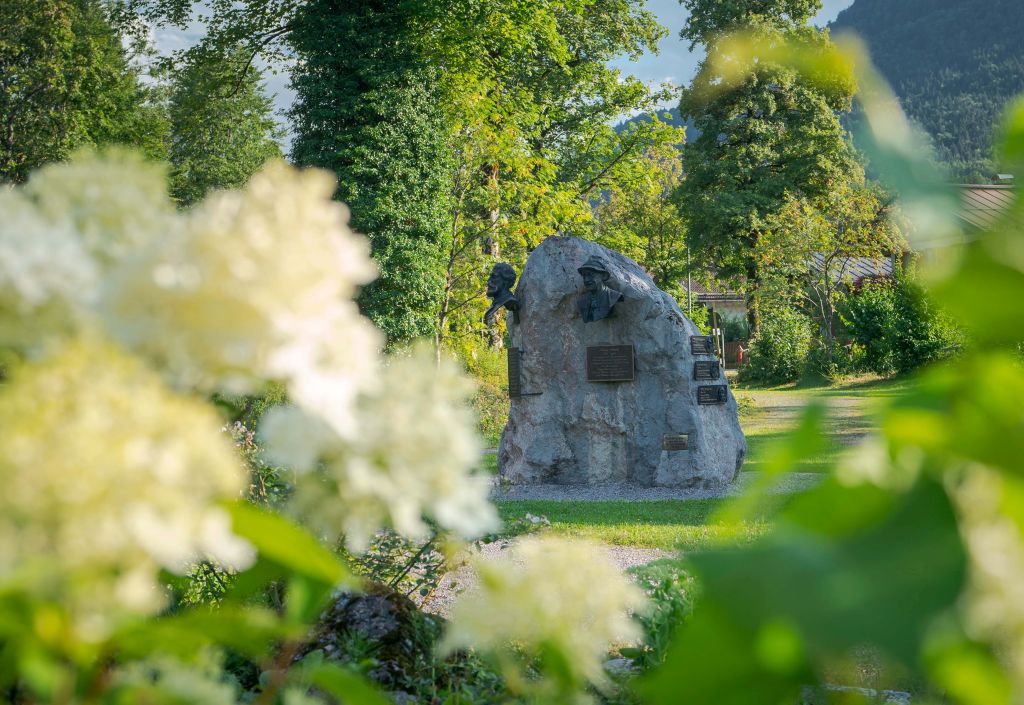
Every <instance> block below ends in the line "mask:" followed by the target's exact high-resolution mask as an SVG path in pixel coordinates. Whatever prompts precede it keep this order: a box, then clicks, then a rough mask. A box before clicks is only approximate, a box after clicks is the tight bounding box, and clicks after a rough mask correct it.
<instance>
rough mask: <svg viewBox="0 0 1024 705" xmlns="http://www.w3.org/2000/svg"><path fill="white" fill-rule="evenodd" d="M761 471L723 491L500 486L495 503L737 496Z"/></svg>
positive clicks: (784, 483)
mask: <svg viewBox="0 0 1024 705" xmlns="http://www.w3.org/2000/svg"><path fill="white" fill-rule="evenodd" d="M760 475H761V473H760V472H744V473H740V477H739V480H737V481H736V483H734V484H733V485H732V486H730V487H728V488H726V489H724V490H722V489H719V490H705V489H684V488H679V487H632V486H629V485H512V486H509V487H501V486H496V487H495V489H494V492H493V493H492V495H491V498H492V499H495V500H515V499H545V500H555V501H562V502H602V501H608V500H636V501H653V500H659V499H707V498H711V497H734V496H736V495H738V494H742V493H743V491H744V490H746V488H747V487H749V486H750V485H751V484H753V483H754V482H755V481H756V480H757V478H758V477H760ZM824 477H825V476H824V475H823V474H822V473H816V472H794V473H789V474H788V475H785V476H783V477H782V478H781V479H780V480H778V481H777V483H776V485H775V486H774V487H773V488H772V490H771V493H772V494H792V493H794V492H801V491H803V490H806V489H808V488H810V487H813V486H814V485H816V484H818V483H819V482H821V480H822V479H824Z"/></svg>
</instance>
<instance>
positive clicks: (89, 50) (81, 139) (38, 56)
mask: <svg viewBox="0 0 1024 705" xmlns="http://www.w3.org/2000/svg"><path fill="white" fill-rule="evenodd" d="M0 27H2V28H3V32H2V33H0V182H2V181H8V182H21V181H24V180H25V179H26V178H27V176H28V174H29V172H30V171H31V170H33V169H35V168H36V167H38V166H40V165H42V164H45V163H47V162H51V161H55V160H60V159H64V158H65V157H67V156H68V154H70V153H71V152H72V151H73V150H74V149H76V148H78V147H82V146H90V145H94V146H98V145H105V144H130V145H133V146H136V147H139V148H141V149H142V150H143V151H144V152H146V153H147V154H148V155H149V156H152V157H161V156H163V155H164V154H165V141H166V134H167V122H166V118H165V116H164V114H163V111H162V108H161V107H160V106H159V105H157V104H155V103H154V102H153V101H152V100H151V97H152V96H151V93H150V90H149V89H147V88H146V87H144V86H143V85H141V84H140V82H139V72H138V70H137V69H136V68H135V67H133V66H132V65H131V63H130V61H129V56H128V53H127V51H126V50H125V48H124V47H123V46H122V41H121V35H120V34H119V33H118V32H117V31H116V30H115V29H114V27H113V26H112V25H111V23H110V21H109V18H108V16H107V12H106V9H105V6H104V5H103V4H102V3H101V2H100V0H4V2H3V3H0Z"/></svg>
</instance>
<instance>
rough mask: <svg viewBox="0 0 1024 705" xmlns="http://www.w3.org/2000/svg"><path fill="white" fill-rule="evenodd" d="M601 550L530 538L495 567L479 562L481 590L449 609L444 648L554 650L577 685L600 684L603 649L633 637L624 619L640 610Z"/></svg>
mask: <svg viewBox="0 0 1024 705" xmlns="http://www.w3.org/2000/svg"><path fill="white" fill-rule="evenodd" d="M602 550H603V549H602V548H601V547H600V546H597V545H588V544H587V543H586V542H583V543H581V542H580V541H578V540H573V541H569V540H567V539H560V538H537V537H530V538H525V539H522V540H521V541H519V542H518V543H517V544H516V545H515V546H514V547H513V548H512V549H511V550H510V555H506V556H504V557H503V558H502V559H500V560H498V561H489V562H485V561H483V560H478V561H477V562H476V564H475V567H476V570H477V572H478V573H479V575H480V588H479V589H478V590H476V591H474V592H470V593H467V594H466V595H464V596H463V597H462V598H460V599H459V601H458V602H456V603H455V605H454V607H453V609H452V615H451V625H450V628H449V630H448V632H447V634H446V636H445V642H444V646H445V647H446V648H447V649H449V650H454V649H458V648H463V647H468V646H476V647H478V648H483V649H487V650H494V651H500V650H502V649H504V648H505V647H506V646H507V644H508V643H509V642H512V641H515V642H521V643H522V644H525V645H527V646H529V647H533V648H538V647H547V648H554V649H557V651H558V653H559V654H560V655H561V656H562V657H563V660H562V662H563V663H564V664H565V666H566V667H567V668H571V669H575V671H576V673H574V676H575V677H576V678H579V679H586V680H588V681H590V682H591V683H594V684H601V683H602V682H604V680H605V676H604V672H603V670H602V660H603V657H604V655H605V654H606V653H607V648H608V645H609V644H610V643H612V642H617V641H618V642H626V641H635V640H636V639H639V638H640V629H639V626H638V625H637V624H636V622H635V621H633V620H632V619H631V617H630V614H631V613H632V612H635V611H637V610H640V609H642V608H643V607H644V605H645V597H644V594H643V591H641V590H640V588H638V587H637V586H635V585H633V584H632V583H630V582H629V581H628V580H627V579H626V577H625V576H623V574H622V573H621V571H619V570H618V568H617V567H616V566H615V565H614V563H612V562H611V561H610V560H609V559H608V558H607V557H604V556H602V553H601V551H602Z"/></svg>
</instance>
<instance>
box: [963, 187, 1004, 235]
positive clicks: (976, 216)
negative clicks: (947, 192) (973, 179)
mask: <svg viewBox="0 0 1024 705" xmlns="http://www.w3.org/2000/svg"><path fill="white" fill-rule="evenodd" d="M959 191H960V208H959V209H958V210H957V217H959V218H960V220H962V221H963V222H964V223H966V224H967V226H968V228H971V229H977V230H984V229H985V228H987V227H989V226H990V225H992V223H994V222H995V221H996V219H997V218H998V217H999V216H1000V215H1001V214H1002V213H1003V212H1004V211H1005V210H1006V209H1007V208H1009V207H1010V205H1012V204H1013V201H1014V199H1016V197H1017V194H1016V191H1015V189H1014V187H1013V186H1008V185H994V184H964V185H962V186H960V187H959Z"/></svg>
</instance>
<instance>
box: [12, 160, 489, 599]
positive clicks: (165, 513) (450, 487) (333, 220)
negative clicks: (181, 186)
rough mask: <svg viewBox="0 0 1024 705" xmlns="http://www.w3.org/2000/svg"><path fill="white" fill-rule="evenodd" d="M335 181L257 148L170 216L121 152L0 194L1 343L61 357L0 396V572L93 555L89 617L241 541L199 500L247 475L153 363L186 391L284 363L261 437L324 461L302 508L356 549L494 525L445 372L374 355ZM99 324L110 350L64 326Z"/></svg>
mask: <svg viewBox="0 0 1024 705" xmlns="http://www.w3.org/2000/svg"><path fill="white" fill-rule="evenodd" d="M333 190H334V182H333V180H332V178H331V177H330V176H329V175H328V174H326V173H324V172H319V171H298V170H295V169H292V168H289V167H287V166H285V165H284V164H282V163H274V164H271V165H269V166H268V167H267V168H265V169H264V171H263V172H261V173H260V174H258V175H256V176H255V177H253V179H252V180H251V181H250V183H249V184H248V186H246V188H244V189H242V190H239V191H225V192H219V193H215V194H214V195H212V196H211V197H210V198H208V199H207V200H206V201H204V202H203V203H202V204H200V205H198V206H197V207H195V208H194V209H192V210H191V211H188V212H186V213H181V212H178V211H176V210H175V209H174V207H173V205H172V204H171V203H170V201H169V199H168V198H167V197H166V195H165V193H164V182H163V176H162V173H161V172H160V170H159V169H157V168H154V167H152V166H148V165H146V164H145V163H143V162H142V161H141V159H139V158H136V157H132V156H129V155H126V154H120V153H118V154H114V155H113V156H106V157H91V156H88V155H84V156H79V157H78V158H77V159H76V160H75V161H73V162H71V163H69V164H61V165H55V166H51V167H47V168H46V169H44V170H42V171H41V172H38V173H37V174H35V175H33V177H32V178H31V179H30V182H29V184H28V185H27V186H25V187H22V188H20V189H18V190H15V191H3V192H0V209H2V210H3V212H4V216H5V217H4V219H3V221H2V222H0V346H9V347H16V348H18V349H20V350H22V351H26V350H28V349H29V347H30V346H31V347H35V348H37V349H39V350H40V351H42V350H44V349H45V351H46V352H47V353H49V354H57V357H54V358H51V359H50V360H49V361H47V360H46V358H45V357H44V356H42V355H40V356H39V359H41V360H43V361H42V362H41V363H40V364H41V365H42V366H41V367H39V368H37V369H35V370H34V371H33V369H32V368H31V367H27V368H26V369H25V370H23V371H22V372H20V373H19V376H18V381H17V382H16V384H15V385H14V386H13V387H12V388H11V389H10V390H8V393H7V394H6V395H4V397H3V398H2V399H0V405H2V406H3V410H2V412H0V421H2V422H3V425H4V428H3V429H2V431H0V447H2V448H4V452H5V453H6V455H7V457H6V458H4V459H3V460H0V482H2V483H3V484H4V485H5V488H6V487H10V488H12V489H11V491H10V492H7V493H6V494H5V497H4V498H3V499H2V500H0V512H2V513H3V514H4V516H3V517H0V549H2V550H0V553H2V556H0V581H3V580H6V579H7V578H8V577H11V576H13V575H14V574H15V572H19V575H20V574H24V573H23V570H22V569H23V568H24V567H25V566H26V565H28V564H29V563H32V562H33V559H34V557H37V556H43V555H46V553H47V552H49V553H52V554H53V555H55V556H57V557H58V561H57V564H58V565H59V566H61V567H62V568H66V569H68V570H69V571H72V572H74V571H76V570H78V569H80V568H81V569H84V567H85V566H87V565H97V566H101V569H100V570H99V571H98V572H96V573H95V575H93V577H94V578H95V580H92V579H90V580H84V581H82V582H81V584H82V585H83V586H91V587H89V588H88V590H87V591H89V599H81V600H78V601H79V602H80V603H81V604H86V603H92V604H94V610H95V612H96V613H97V614H99V613H101V612H102V610H103V609H104V608H106V607H112V606H113V605H115V604H124V605H126V606H128V607H130V608H131V609H135V610H147V609H153V608H154V607H155V606H156V605H157V604H158V603H159V598H158V596H157V594H156V593H155V592H154V591H153V590H152V587H153V581H154V578H155V575H156V571H157V569H158V568H159V567H164V568H169V569H174V570H180V569H182V568H183V567H184V563H185V562H187V561H188V560H191V559H192V558H194V557H195V556H196V555H197V553H205V554H208V555H211V556H214V557H216V558H217V559H218V560H219V561H221V562H222V563H227V564H229V565H230V564H233V563H238V562H239V561H241V560H242V559H243V558H244V556H243V554H242V549H243V544H241V542H238V541H233V540H232V534H231V533H230V531H229V527H228V520H227V516H226V515H225V514H224V513H223V512H222V511H221V510H220V509H218V508H216V503H217V502H218V501H219V500H222V499H227V498H234V497H237V496H238V494H239V492H240V491H241V489H242V487H243V482H242V478H241V475H240V472H239V469H238V467H237V463H236V459H235V458H234V457H233V456H232V451H231V449H230V446H229V445H226V444H225V441H226V439H225V438H224V437H223V435H222V434H220V433H219V432H218V429H219V428H220V426H221V424H220V423H218V420H217V418H216V416H215V414H214V413H213V412H212V411H211V410H208V409H206V408H205V407H204V405H203V404H201V403H200V402H198V401H189V400H186V399H183V398H179V397H178V396H176V394H175V393H172V392H171V391H170V390H169V388H166V387H164V386H162V384H161V381H160V380H161V378H160V377H159V376H157V375H158V374H159V375H163V380H164V381H167V380H170V381H171V382H172V383H173V384H174V386H175V387H176V388H177V389H179V390H196V389H198V390H200V391H202V392H208V391H211V390H227V391H235V392H254V391H258V390H259V389H260V388H261V387H262V385H263V384H264V383H265V382H266V381H269V380H273V381H279V382H283V383H284V384H285V385H286V388H287V393H288V397H289V399H290V400H291V401H292V402H293V403H294V404H295V407H294V408H292V410H291V411H288V412H281V413H280V414H275V415H273V416H272V417H271V419H270V425H269V427H268V430H269V433H268V436H270V437H273V438H274V439H275V441H276V442H277V445H278V446H279V448H280V449H281V452H280V453H279V455H280V456H281V457H283V458H284V459H286V460H287V461H288V463H289V464H292V465H294V466H295V467H297V468H306V469H309V468H311V467H312V466H313V465H314V464H315V463H316V461H317V460H318V459H320V458H322V459H323V460H324V465H323V472H320V473H306V475H304V476H303V477H302V481H301V482H300V487H299V491H298V493H297V499H296V502H297V511H298V512H300V513H302V514H303V515H304V517H306V518H308V517H312V519H311V521H312V522H313V523H315V524H316V525H317V526H318V527H320V528H321V529H323V530H324V531H327V530H333V531H334V533H335V534H336V533H337V532H339V531H341V532H344V533H345V534H346V535H347V536H348V537H349V541H350V544H351V545H353V546H354V547H361V546H365V545H366V544H367V543H368V541H369V539H370V538H371V537H372V534H373V533H374V532H375V531H377V530H378V529H380V528H381V527H383V526H387V525H390V526H393V527H395V528H396V529H397V530H399V531H400V532H402V533H404V534H405V535H407V536H410V537H421V536H423V535H424V534H425V533H426V530H427V527H426V523H425V519H433V520H436V521H437V522H438V523H439V524H440V525H442V526H444V527H446V528H448V529H451V530H454V531H457V532H459V533H461V534H463V535H464V536H467V537H471V536H474V535H477V534H479V533H481V532H483V531H486V530H488V529H490V528H492V527H493V526H494V525H495V524H496V518H495V513H494V509H493V507H492V506H491V505H490V504H489V503H488V501H487V490H488V483H487V480H486V479H483V478H475V477H473V476H472V475H471V473H470V472H469V470H470V468H472V466H473V465H475V463H476V461H477V460H478V457H479V455H478V454H479V450H480V449H479V447H478V445H477V441H476V438H475V435H474V433H473V431H472V428H473V422H472V418H471V417H470V415H469V411H468V409H467V408H466V407H465V405H464V402H465V386H464V384H463V383H462V381H461V378H460V377H459V375H458V374H457V373H456V371H455V369H454V368H453V367H452V366H449V365H442V366H441V367H437V366H436V364H435V363H434V362H433V361H432V360H428V359H427V358H426V357H424V356H411V357H408V358H399V359H395V360H393V361H392V363H391V364H390V365H382V362H381V355H380V351H381V345H382V336H381V335H380V333H379V332H378V331H377V330H376V329H375V328H374V327H373V326H372V325H371V324H370V322H369V321H368V320H367V319H365V318H364V317H362V316H361V315H360V314H359V312H358V309H357V307H356V304H355V303H354V301H353V298H354V296H355V294H356V292H357V289H358V287H359V286H360V285H362V284H364V283H366V282H368V281H370V280H371V279H372V277H373V276H374V274H375V271H376V269H375V267H374V265H373V263H372V261H371V260H370V257H369V248H368V245H367V243H366V241H365V240H364V239H363V238H360V237H357V236H356V235H355V234H354V233H352V231H351V230H350V229H349V227H348V224H347V220H348V214H347V211H346V209H345V207H344V206H343V205H341V204H340V203H337V202H335V201H333V200H332V198H331V197H332V194H333ZM99 339H103V340H112V341H113V342H116V343H117V344H119V345H120V350H121V352H115V351H114V349H113V348H108V347H103V344H101V343H96V344H88V345H87V344H84V343H80V342H79V343H75V342H73V341H75V340H99ZM43 343H49V344H48V345H43ZM83 345H84V347H83ZM96 345H99V346H100V347H98V348H97V347H96ZM62 346H63V347H69V346H70V347H69V352H67V353H66V354H63V355H61V354H59V352H57V353H54V351H59V350H60V349H61V347H62ZM125 353H134V354H136V355H137V356H138V358H128V357H126V356H125ZM132 359H138V360H139V362H131V360H132ZM142 360H144V361H146V362H148V363H149V365H150V368H151V369H152V370H154V372H153V373H150V376H147V374H146V373H145V371H144V369H143V368H141V367H140V365H141V364H142V362H141V361H142ZM84 399H90V400H91V404H87V403H86V402H85V401H84ZM300 409H301V415H300V412H299V410H300ZM275 429H276V431H277V432H274V431H275ZM58 437H59V438H60V439H61V442H60V443H59V444H54V443H53V441H52V439H54V438H58ZM17 527H21V529H20V530H19V531H20V533H21V534H23V535H24V539H19V540H18V541H17V542H15V533H14V532H15V529H16V528H17ZM15 544H17V545H15ZM39 565H43V563H39ZM101 575H102V576H105V577H104V579H106V580H107V583H106V584H107V585H109V584H110V583H111V580H112V581H113V584H114V588H113V589H112V590H104V589H103V588H102V585H103V584H104V583H103V580H100V577H101ZM12 579H13V578H12ZM76 584H77V583H76ZM76 589H77V588H76ZM82 590H86V587H83V588H82ZM83 594H84V593H83ZM79 597H81V596H79ZM76 599H77V598H76Z"/></svg>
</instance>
